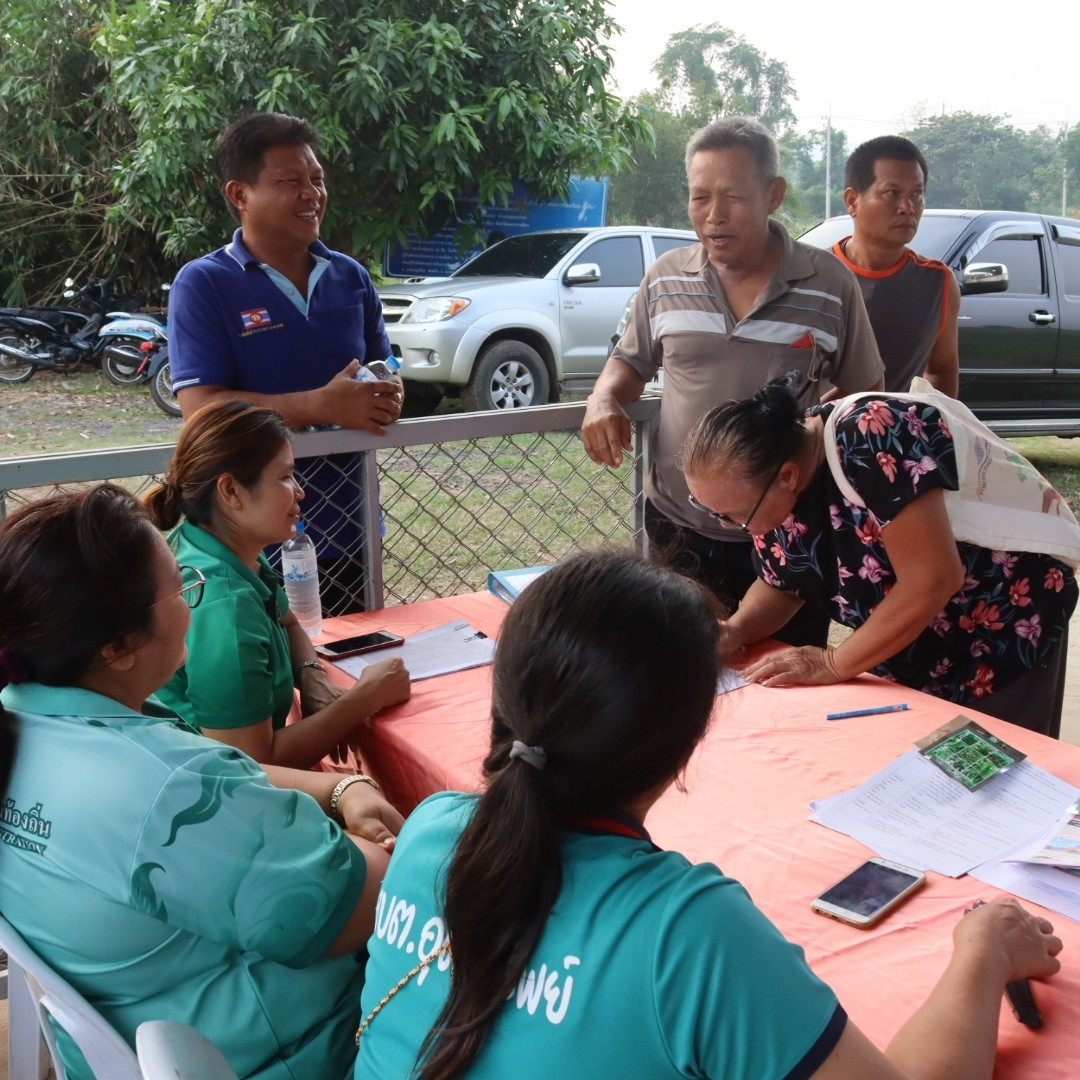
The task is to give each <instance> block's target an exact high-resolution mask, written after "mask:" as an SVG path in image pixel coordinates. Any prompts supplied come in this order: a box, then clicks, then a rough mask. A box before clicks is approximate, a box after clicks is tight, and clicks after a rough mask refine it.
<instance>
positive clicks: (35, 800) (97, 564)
mask: <svg viewBox="0 0 1080 1080" xmlns="http://www.w3.org/2000/svg"><path fill="white" fill-rule="evenodd" d="M202 593H203V584H202V580H201V578H200V577H199V576H198V575H197V574H196V573H195V572H194V571H193V570H191V569H190V568H187V567H184V568H181V567H179V566H177V563H176V559H175V558H174V557H173V555H172V553H171V552H170V551H169V548H168V546H167V545H166V543H165V541H164V539H163V538H162V536H161V534H160V533H159V532H158V531H157V529H155V528H154V526H153V525H152V524H151V523H150V521H149V520H148V518H147V516H146V513H145V511H144V509H143V507H142V506H140V504H139V503H138V501H137V500H136V499H135V498H134V497H133V496H132V495H131V494H130V493H129V492H126V491H123V490H122V489H120V488H117V487H113V486H111V485H101V486H100V487H97V488H94V489H91V490H90V491H86V492H78V493H71V494H63V495H54V496H51V497H49V498H46V499H42V500H41V501H40V502H36V503H32V504H30V505H29V506H26V507H23V508H22V509H20V510H18V511H16V512H15V513H13V514H11V516H10V517H8V518H7V519H6V520H5V521H4V522H3V523H2V524H0V711H2V712H3V714H4V717H3V721H4V722H8V721H10V722H11V723H12V725H13V726H14V727H15V728H16V729H17V730H18V733H19V744H18V752H17V754H16V757H15V763H14V768H13V769H12V772H11V777H10V782H9V784H8V789H7V795H6V799H5V804H4V815H3V825H2V826H0V833H2V834H3V841H4V842H3V843H0V882H2V883H3V888H2V890H0V909H2V911H3V914H4V917H5V918H6V919H7V920H8V921H9V922H10V923H11V924H12V925H13V926H14V927H15V929H16V930H18V932H19V933H20V934H21V935H22V936H23V937H24V938H25V939H26V940H27V942H28V943H29V944H30V946H31V947H32V948H33V949H34V951H35V952H36V953H37V954H38V955H39V956H40V957H41V958H42V959H43V960H44V962H45V963H47V964H48V965H49V966H50V967H52V968H53V969H54V970H56V971H57V972H59V973H60V974H61V975H62V976H63V977H64V978H65V979H67V980H68V982H70V983H71V984H72V986H74V987H75V988H76V989H77V990H78V991H79V992H80V993H81V994H83V996H84V997H86V998H87V999H88V1000H89V1001H90V1003H91V1004H92V1005H93V1006H94V1007H95V1008H96V1009H98V1010H99V1011H100V1012H101V1014H102V1015H103V1016H104V1017H105V1019H106V1020H107V1021H108V1022H109V1023H110V1024H112V1025H113V1026H114V1027H115V1028H116V1029H117V1031H119V1033H120V1034H121V1036H122V1037H123V1038H124V1039H126V1040H127V1042H128V1043H130V1044H131V1045H132V1046H134V1042H135V1032H136V1029H137V1028H138V1026H139V1024H141V1023H142V1022H143V1021H146V1020H159V1019H161V1018H162V1017H171V1018H174V1019H178V1020H184V1021H186V1022H187V1023H189V1024H191V1025H193V1026H194V1027H195V1028H197V1029H198V1030H199V1031H201V1032H202V1033H203V1034H205V1035H206V1036H208V1037H209V1038H210V1039H212V1040H213V1041H214V1042H215V1043H216V1044H217V1045H218V1046H219V1047H221V1049H222V1051H223V1052H224V1053H225V1055H226V1057H228V1059H229V1061H230V1063H231V1064H232V1066H233V1068H234V1069H235V1070H236V1072H237V1074H238V1075H239V1076H240V1077H243V1078H245V1080H248V1078H258V1080H280V1078H281V1077H284V1076H290V1077H319V1076H334V1077H340V1076H342V1075H344V1073H345V1070H346V1068H348V1067H349V1065H350V1064H351V1062H352V1058H353V1056H354V1055H355V1053H356V1049H355V1044H354V1042H353V1033H354V1031H355V1030H356V1023H357V1019H358V1008H357V996H358V994H359V992H360V988H361V986H362V983H363V968H362V964H361V962H360V959H359V954H360V953H361V952H362V950H363V946H364V943H365V941H366V939H367V937H368V935H369V934H370V933H371V930H372V927H373V924H374V912H375V903H376V897H377V893H378V888H379V882H380V881H381V879H382V877H383V874H384V873H385V869H386V864H387V860H388V859H389V852H388V845H389V844H390V843H392V839H393V836H392V834H393V832H396V831H397V829H398V828H399V827H400V823H401V818H400V816H399V815H397V814H396V812H395V811H394V810H393V809H392V808H391V807H390V806H389V805H388V804H387V803H386V801H385V800H384V799H382V797H381V796H380V795H379V794H378V793H377V792H376V791H375V790H374V789H373V788H372V787H371V786H369V785H368V784H366V783H362V782H354V780H355V779H357V778H354V777H346V778H344V779H343V778H341V777H338V776H337V775H335V774H330V773H315V772H310V771H307V770H291V769H280V768H272V767H271V768H267V769H266V770H265V771H264V769H263V768H262V767H260V766H259V765H258V764H256V763H255V762H254V761H252V760H251V759H250V758H249V757H247V756H245V755H244V754H241V753H238V752H237V751H236V750H234V749H232V748H231V747H228V746H223V745H221V744H220V743H216V742H212V741H211V740H209V739H205V738H203V737H202V736H201V735H199V734H198V733H197V732H195V731H194V730H192V729H191V728H190V727H189V726H188V725H187V724H186V723H184V721H183V720H181V719H180V718H179V717H177V716H176V715H175V714H174V713H172V712H170V711H169V710H168V709H166V708H163V707H162V706H161V704H160V703H159V702H158V701H157V700H156V699H155V698H154V696H153V694H154V692H155V691H156V690H157V689H158V687H159V686H160V685H161V684H162V683H163V682H164V681H165V680H166V679H167V678H168V677H169V676H170V675H171V674H172V673H173V672H174V671H175V670H176V668H177V667H178V666H179V665H180V664H182V663H183V661H184V653H185V645H184V637H185V634H186V632H187V626H188V618H189V609H194V610H196V611H197V610H198V604H199V601H200V599H201V596H202ZM274 785H279V786H274ZM287 786H291V787H295V788H298V789H299V790H284V788H285V787H287ZM301 792H304V793H305V794H302V793H301ZM309 796H311V797H309ZM333 813H336V814H337V815H339V816H340V817H339V820H341V821H343V822H344V824H345V825H346V827H347V828H348V829H349V830H350V831H351V832H352V833H354V834H355V833H359V834H361V835H360V836H357V835H350V834H348V833H346V832H344V831H343V830H342V829H340V828H338V827H337V825H335V824H334V823H333V822H332V821H331V820H328V815H330V814H333ZM361 836H363V837H365V838H366V839H361ZM57 1035H58V1041H59V1051H60V1056H61V1058H62V1060H63V1065H64V1071H65V1073H66V1075H67V1076H68V1078H69V1080H93V1077H92V1074H91V1071H90V1069H89V1068H88V1067H87V1064H86V1062H85V1061H84V1060H83V1057H82V1055H81V1054H80V1053H79V1051H78V1049H77V1048H76V1046H75V1044H74V1043H73V1042H72V1040H71V1039H69V1038H68V1037H67V1035H66V1034H65V1033H64V1032H62V1031H58V1033H57ZM98 1080H106V1078H104V1077H99V1078H98Z"/></svg>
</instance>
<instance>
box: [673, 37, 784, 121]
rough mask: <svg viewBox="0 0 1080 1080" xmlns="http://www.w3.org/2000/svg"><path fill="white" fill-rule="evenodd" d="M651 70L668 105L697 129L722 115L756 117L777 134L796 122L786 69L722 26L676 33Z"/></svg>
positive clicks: (782, 64) (780, 63)
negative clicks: (690, 121) (687, 118)
mask: <svg viewBox="0 0 1080 1080" xmlns="http://www.w3.org/2000/svg"><path fill="white" fill-rule="evenodd" d="M653 71H654V72H655V73H656V75H657V76H659V78H660V92H661V95H662V97H663V98H665V99H666V103H667V104H668V107H669V108H671V109H672V111H673V112H675V113H676V115H681V116H686V115H689V116H692V117H694V118H695V119H696V121H697V126H698V127H700V126H701V125H703V124H707V123H708V122H709V121H710V120H715V119H716V118H717V117H720V116H754V117H756V118H757V119H758V120H760V121H761V122H762V123H763V124H764V125H765V126H766V127H767V128H769V129H770V130H771V131H773V132H779V131H780V130H782V129H783V128H784V127H785V126H786V125H788V124H790V123H793V122H794V120H795V113H794V111H793V110H792V108H791V103H792V100H793V99H794V98H795V87H794V85H793V84H792V82H791V75H790V74H789V72H788V69H787V65H786V64H784V63H782V62H781V61H779V60H772V59H770V58H769V57H768V56H766V55H765V53H763V52H762V51H761V50H760V49H759V48H757V47H756V46H755V45H751V44H750V42H748V41H747V40H746V39H745V38H743V37H741V36H740V35H739V34H736V33H735V32H734V31H733V30H729V29H727V27H725V26H721V25H720V24H719V23H711V24H710V25H708V26H695V27H692V28H691V29H689V30H683V31H681V32H679V33H677V34H672V35H671V37H669V38H668V42H667V47H666V48H665V49H664V51H663V53H661V55H660V58H659V59H658V60H657V61H656V63H655V64H654V65H653Z"/></svg>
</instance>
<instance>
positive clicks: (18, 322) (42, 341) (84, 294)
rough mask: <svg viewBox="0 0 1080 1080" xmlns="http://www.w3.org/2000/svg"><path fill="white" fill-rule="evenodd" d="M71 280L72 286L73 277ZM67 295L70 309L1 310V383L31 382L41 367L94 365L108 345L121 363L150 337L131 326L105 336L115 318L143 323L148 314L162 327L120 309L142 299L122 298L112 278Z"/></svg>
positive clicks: (64, 368)
mask: <svg viewBox="0 0 1080 1080" xmlns="http://www.w3.org/2000/svg"><path fill="white" fill-rule="evenodd" d="M66 284H67V285H69V286H70V285H71V284H72V283H71V281H70V279H69V280H68V282H67V283H66ZM64 297H65V299H67V300H69V301H71V306H70V307H45V306H38V307H26V308H0V382H8V383H20V382H26V380H27V379H29V378H30V376H31V375H33V374H34V372H35V371H37V370H38V368H44V369H51V370H53V371H60V372H72V371H76V370H77V369H78V368H79V367H81V366H83V365H88V366H93V365H96V364H98V363H99V362H100V361H101V359H102V356H103V354H104V353H105V352H106V350H107V349H109V350H117V360H118V362H119V360H120V359H122V358H123V359H125V360H126V359H127V358H128V354H127V350H128V349H129V348H130V347H131V346H132V345H134V347H135V348H136V349H138V347H139V345H140V344H141V342H142V341H143V340H146V338H144V337H140V335H139V334H137V333H135V332H134V328H133V327H132V326H130V325H129V326H128V328H127V332H125V333H109V334H107V335H104V336H102V334H101V330H102V328H103V327H104V326H106V325H107V324H111V323H112V322H114V321H115V320H134V321H136V322H139V323H141V322H142V321H143V319H144V318H145V319H146V321H147V322H148V323H154V324H155V325H158V326H160V324H157V323H156V320H152V319H150V317H149V316H145V317H143V316H140V317H134V316H132V315H130V314H129V313H128V312H127V311H123V310H115V309H118V308H119V307H120V305H121V304H123V305H124V306H125V307H131V308H133V309H134V308H138V307H139V306H140V304H141V300H139V299H138V298H136V297H120V296H117V294H116V293H115V292H114V291H113V284H112V282H111V281H110V280H108V279H104V278H103V279H98V280H95V281H90V282H87V284H86V285H84V286H83V287H82V288H81V289H80V290H79V291H78V292H73V291H71V290H70V288H69V290H68V291H67V292H65V293H64ZM162 329H163V328H162ZM113 381H116V380H115V379H114V380H113ZM128 381H131V380H130V379H129V380H128ZM136 381H138V380H136Z"/></svg>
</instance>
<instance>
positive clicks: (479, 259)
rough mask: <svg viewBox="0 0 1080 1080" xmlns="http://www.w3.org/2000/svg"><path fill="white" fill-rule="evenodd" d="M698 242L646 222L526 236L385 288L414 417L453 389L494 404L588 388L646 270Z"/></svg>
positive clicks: (540, 400) (468, 399) (472, 401)
mask: <svg viewBox="0 0 1080 1080" xmlns="http://www.w3.org/2000/svg"><path fill="white" fill-rule="evenodd" d="M696 239H697V237H695V235H694V234H693V233H692V232H689V231H687V230H683V229H652V228H638V227H635V226H626V227H622V226H608V227H605V228H594V229H560V230H555V231H551V232H537V233H522V234H521V235H518V236H511V237H508V238H507V239H505V240H502V241H500V242H499V243H497V244H495V245H493V246H492V247H490V248H488V249H487V250H485V251H482V252H481V253H480V254H479V255H477V256H476V257H475V258H474V259H472V260H470V261H469V262H467V263H466V264H465V265H464V266H462V267H461V268H460V269H458V270H456V271H454V273H453V274H452V275H451V276H450V277H448V278H441V279H424V280H420V281H412V282H405V283H403V284H400V285H388V286H384V287H383V288H381V289H379V295H380V297H381V298H382V305H383V318H384V320H385V321H386V332H387V334H388V335H389V337H390V344H391V346H392V348H393V352H394V355H395V356H397V357H398V359H399V360H400V361H401V376H402V378H403V379H404V380H405V382H406V384H407V386H406V404H407V406H408V407H409V408H410V411H411V415H414V416H415V415H418V414H419V413H423V412H427V411H431V410H432V409H434V408H435V406H436V405H437V404H438V403H439V400H440V399H441V398H442V396H443V394H444V393H446V392H450V393H459V394H460V395H461V397H462V399H463V400H464V402H465V404H466V406H467V407H468V408H470V409H474V410H483V409H515V408H520V407H522V406H526V405H543V404H546V403H547V402H548V401H557V400H558V396H559V392H560V390H570V391H574V390H587V389H589V387H590V386H591V385H592V383H593V382H594V381H595V379H596V377H597V375H599V374H600V369H601V368H602V367H603V366H604V361H605V360H606V359H607V353H608V341H609V339H610V337H611V330H612V327H613V326H614V325H615V323H616V322H617V321H618V319H619V315H620V313H621V312H622V310H623V308H624V307H625V305H626V301H627V299H628V298H629V297H630V296H631V295H632V294H633V293H634V292H635V290H636V289H637V287H638V285H639V284H640V283H641V278H642V276H643V275H644V273H645V271H646V269H647V268H648V267H649V266H651V265H652V263H653V262H654V261H655V259H656V258H657V257H658V256H660V255H662V254H663V253H664V252H666V251H670V250H671V249H672V248H675V247H684V246H685V245H687V244H692V243H694V242H695V241H696Z"/></svg>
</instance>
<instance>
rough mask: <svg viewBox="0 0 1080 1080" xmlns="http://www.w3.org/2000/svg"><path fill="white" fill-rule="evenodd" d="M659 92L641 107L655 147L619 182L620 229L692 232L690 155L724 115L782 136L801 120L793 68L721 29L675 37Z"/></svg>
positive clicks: (659, 68)
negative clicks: (753, 120)
mask: <svg viewBox="0 0 1080 1080" xmlns="http://www.w3.org/2000/svg"><path fill="white" fill-rule="evenodd" d="M653 72H654V73H655V74H656V75H657V76H658V78H659V80H660V83H659V87H658V89H656V90H654V91H649V92H647V93H644V94H641V95H640V96H639V97H638V98H637V99H636V100H635V104H636V105H637V106H638V107H639V108H640V109H641V111H642V112H643V113H644V114H645V116H646V117H647V118H648V120H649V123H650V124H651V125H652V129H653V132H654V135H655V144H654V145H652V146H650V145H648V144H642V145H641V146H640V147H639V148H638V150H637V151H636V153H635V155H634V165H633V167H632V168H630V169H628V170H627V171H625V172H623V173H621V174H620V175H618V176H616V177H614V179H613V180H612V182H611V191H610V198H609V215H608V216H609V218H610V220H611V221H612V222H613V223H615V224H636V225H660V226H667V227H670V228H689V218H688V217H687V211H686V196H687V192H686V168H685V164H684V156H685V151H686V143H687V141H688V140H689V138H690V136H691V135H692V134H693V133H694V132H695V131H696V130H697V129H698V128H699V127H702V126H703V125H704V124H707V123H709V121H711V120H715V119H717V118H718V117H721V116H732V115H749V116H755V117H757V119H759V120H761V121H762V123H764V124H765V125H766V126H767V127H769V128H770V129H772V130H773V131H779V130H780V129H782V128H783V127H784V126H785V125H787V124H790V123H791V122H792V121H793V120H794V119H795V113H794V111H793V109H792V107H791V105H792V101H793V100H794V98H795V90H794V87H793V85H792V82H791V77H790V75H789V73H788V70H787V66H786V65H785V64H783V63H781V62H780V61H778V60H772V59H770V58H769V57H768V56H766V55H765V54H764V53H763V52H761V50H760V49H758V48H756V47H755V46H754V45H751V44H750V43H749V42H747V41H746V40H744V39H743V38H742V37H740V36H739V35H738V34H736V33H735V32H734V31H732V30H728V29H726V28H725V27H723V26H720V25H719V24H716V23H713V24H712V25H710V26H702V27H694V28H692V29H690V30H683V31H681V32H680V33H678V34H672V36H671V37H669V38H668V41H667V47H666V48H665V49H664V52H663V53H662V54H661V56H660V57H659V59H658V60H657V61H656V63H655V64H654V65H653Z"/></svg>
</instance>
